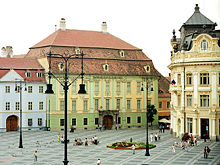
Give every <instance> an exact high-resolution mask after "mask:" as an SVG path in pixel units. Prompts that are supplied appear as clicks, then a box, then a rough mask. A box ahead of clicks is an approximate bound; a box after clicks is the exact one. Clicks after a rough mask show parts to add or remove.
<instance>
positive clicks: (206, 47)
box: [201, 40, 208, 51]
mask: <svg viewBox="0 0 220 165" xmlns="http://www.w3.org/2000/svg"><path fill="white" fill-rule="evenodd" d="M201 49H202V50H203V51H206V50H207V49H208V42H207V41H206V40H202V42H201Z"/></svg>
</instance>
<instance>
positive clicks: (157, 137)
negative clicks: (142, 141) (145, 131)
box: [150, 132, 160, 142]
mask: <svg viewBox="0 0 220 165" xmlns="http://www.w3.org/2000/svg"><path fill="white" fill-rule="evenodd" d="M158 140H160V132H159V133H155V134H153V133H151V134H150V141H151V142H153V141H155V142H156V141H158Z"/></svg>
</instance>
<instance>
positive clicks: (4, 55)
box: [1, 47, 6, 57]
mask: <svg viewBox="0 0 220 165" xmlns="http://www.w3.org/2000/svg"><path fill="white" fill-rule="evenodd" d="M1 56H2V57H6V49H5V47H2V52H1Z"/></svg>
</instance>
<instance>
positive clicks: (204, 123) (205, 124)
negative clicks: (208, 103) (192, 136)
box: [201, 119, 209, 139]
mask: <svg viewBox="0 0 220 165" xmlns="http://www.w3.org/2000/svg"><path fill="white" fill-rule="evenodd" d="M205 138H206V139H209V119H201V139H205Z"/></svg>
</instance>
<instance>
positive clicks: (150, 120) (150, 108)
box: [147, 104, 157, 125]
mask: <svg viewBox="0 0 220 165" xmlns="http://www.w3.org/2000/svg"><path fill="white" fill-rule="evenodd" d="M156 114H157V109H156V108H155V106H154V105H151V104H148V105H147V119H148V123H151V125H152V123H153V121H154V115H156Z"/></svg>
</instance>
